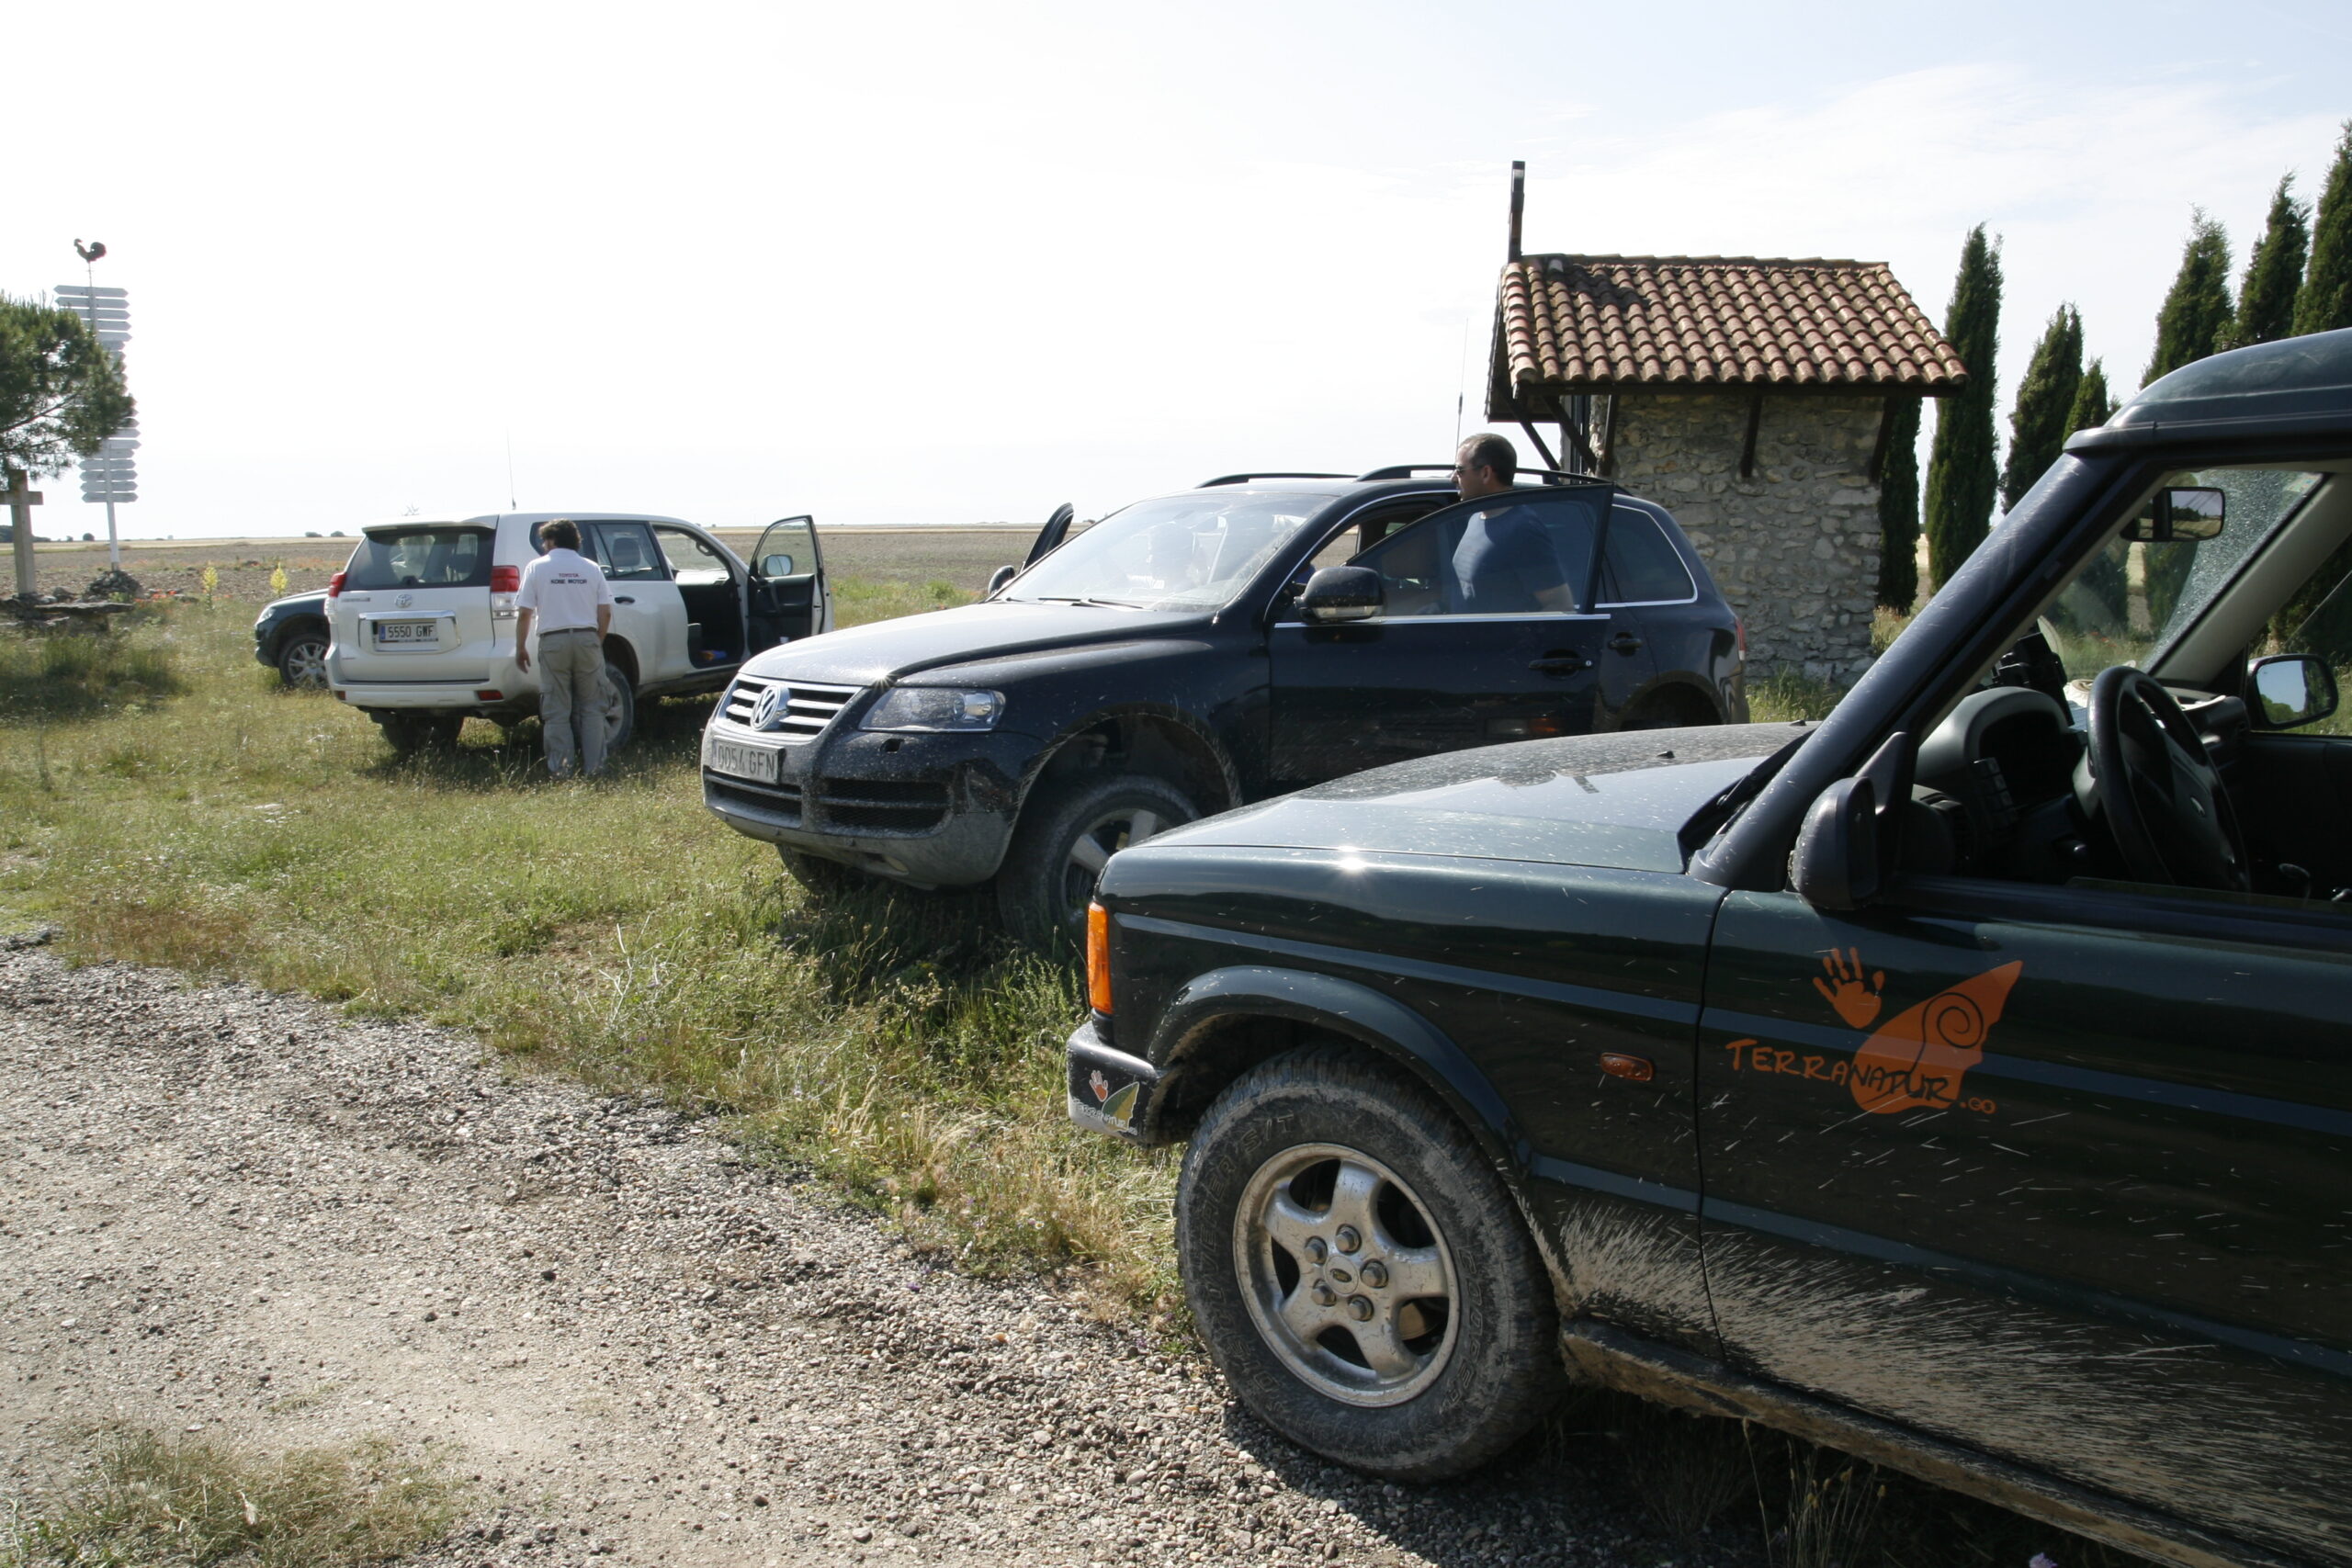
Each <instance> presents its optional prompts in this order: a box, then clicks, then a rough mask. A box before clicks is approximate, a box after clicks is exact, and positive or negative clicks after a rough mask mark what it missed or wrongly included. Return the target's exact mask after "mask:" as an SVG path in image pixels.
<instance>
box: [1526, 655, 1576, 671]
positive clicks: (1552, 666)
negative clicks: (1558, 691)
mask: <svg viewBox="0 0 2352 1568" xmlns="http://www.w3.org/2000/svg"><path fill="white" fill-rule="evenodd" d="M1527 667H1528V668H1529V669H1530V670H1532V671H1535V673H1537V674H1538V675H1573V674H1575V673H1577V671H1580V670H1589V669H1591V668H1592V660H1589V659H1587V658H1586V657H1585V656H1584V655H1583V654H1581V653H1551V654H1546V655H1544V657H1543V658H1541V659H1537V660H1531V661H1530V662H1529V664H1528V666H1527Z"/></svg>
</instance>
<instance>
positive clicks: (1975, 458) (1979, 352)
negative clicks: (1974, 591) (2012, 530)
mask: <svg viewBox="0 0 2352 1568" xmlns="http://www.w3.org/2000/svg"><path fill="white" fill-rule="evenodd" d="M2000 330H2001V253H2000V249H1999V247H1998V246H1996V244H1994V243H1993V242H1992V241H1990V240H1988V239H1986V238H1985V225H1983V224H1982V223H1979V224H1978V225H1977V226H1976V227H1975V228H1973V229H1971V230H1970V231H1968V240H1967V243H1964V244H1962V246H1961V250H1960V274H1959V276H1956V277H1955V278H1953V279H1952V286H1951V309H1950V310H1947V311H1946V312H1945V313H1944V336H1945V337H1946V338H1947V339H1949V340H1950V341H1951V346H1952V348H1953V350H1954V351H1955V352H1956V353H1958V354H1959V355H1960V360H1961V363H1962V364H1963V365H1965V366H1967V367H1968V384H1967V385H1966V386H1965V387H1962V389H1960V391H1959V392H1958V393H1957V394H1955V395H1954V396H1952V397H1949V398H1946V399H1944V400H1943V401H1942V402H1941V403H1940V404H1939V405H1938V407H1937V409H1936V440H1935V446H1933V447H1932V448H1931V449H1930V451H1929V453H1928V519H1927V522H1928V570H1929V571H1930V572H1932V573H1933V574H1934V576H1935V580H1936V585H1937V586H1938V587H1941V586H1942V585H1943V584H1945V583H1947V582H1950V581H1951V574H1952V573H1953V572H1955V571H1957V570H1960V563H1961V562H1962V561H1964V560H1966V559H1967V558H1968V557H1969V555H1970V553H1971V552H1972V551H1973V550H1974V549H1975V548H1976V547H1977V546H1978V545H1980V544H1982V543H1983V542H1984V540H1985V529H1986V527H1988V526H1989V525H1991V523H1992V520H1993V499H1994V495H1995V492H1996V491H1997V490H1998V489H1999V485H2000V468H1999V465H1998V459H1997V458H1996V455H1995V442H1994V435H1993V349H1994V345H1995V344H1996V342H1997V340H1998V338H1999V334H2000Z"/></svg>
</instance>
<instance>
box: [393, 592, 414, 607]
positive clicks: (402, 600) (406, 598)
mask: <svg viewBox="0 0 2352 1568" xmlns="http://www.w3.org/2000/svg"><path fill="white" fill-rule="evenodd" d="M415 603H416V595H415V594H413V593H402V594H401V595H400V596H399V597H397V598H395V599H394V600H393V601H392V608H393V609H395V610H405V609H407V608H408V607H409V606H410V605H411V604H415Z"/></svg>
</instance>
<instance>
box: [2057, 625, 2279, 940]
mask: <svg viewBox="0 0 2352 1568" xmlns="http://www.w3.org/2000/svg"><path fill="white" fill-rule="evenodd" d="M2089 761H2090V767H2091V781H2092V791H2093V793H2094V794H2095V795H2096V797H2097V800H2098V810H2099V813H2100V815H2101V816H2102V817H2103V818H2105V820H2106V822H2107V828H2108V831H2109V833H2110V834H2112V835H2113V836H2114V839H2115V847H2116V850H2117V852H2119V853H2120V854H2121V855H2122V857H2123V864H2124V866H2125V868H2126V869H2127V870H2128V871H2129V872H2130V873H2131V880H2133V881H2134V882H2153V883H2161V884H2167V885H2170V886H2176V887H2214V888H2220V889H2222V890H2223V891H2226V892H2233V893H2244V892H2246V891H2247V890H2248V889H2249V887H2250V886H2251V884H2250V883H2249V881H2248V879H2247V876H2246V853H2245V839H2244V837H2242V836H2241V835H2240V834H2239V832H2238V818H2237V813H2236V812H2234V811H2233V810H2232V809H2231V808H2230V796H2229V792H2228V790H2227V789H2226V788H2224V787H2223V785H2222V775H2221V773H2220V772H2219V771H2218V770H2216V769H2215V768H2214V766H2213V764H2212V761H2211V759H2209V758H2208V757H2207V756H2206V754H2205V742H2204V740H2203V739H2200V738H2199V735H2198V733H2197V729H2196V727H2195V726H2193V725H2191V724H2190V723H2189V722H2188V715H2186V714H2184V713H2182V712H2181V711H2180V705H2179V704H2178V703H2177V702H2175V701H2173V696H2172V694H2171V693H2170V692H2167V691H2165V688H2164V687H2163V686H2162V685H2161V684H2159V683H2158V682H2156V680H2155V679H2154V677H2153V676H2150V675H2147V674H2144V673H2143V672H2142V671H2137V670H2134V669H2132V668H2131V666H2130V665H2128V664H2119V665H2117V666H2115V667H2114V668H2113V669H2111V670H2105V671H2100V672H2099V677H2098V680H2097V681H2095V682H2092V683H2091V715H2090V759H2089Z"/></svg>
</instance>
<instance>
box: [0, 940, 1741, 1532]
mask: <svg viewBox="0 0 2352 1568" xmlns="http://www.w3.org/2000/svg"><path fill="white" fill-rule="evenodd" d="M714 1134H715V1129H714V1127H713V1124H711V1123H707V1122H702V1123H697V1122H689V1121H685V1120H682V1119H681V1118H680V1117H678V1116H677V1115H675V1114H673V1113H672V1112H671V1111H668V1110H667V1109H665V1108H664V1107H663V1106H662V1105H661V1104H660V1103H658V1102H657V1101H653V1100H649V1099H646V1098H643V1097H639V1096H620V1097H610V1096H598V1095H595V1094H593V1093H591V1092H590V1091H588V1090H586V1089H582V1088H581V1087H579V1086H577V1085H575V1084H572V1083H571V1082H569V1081H560V1080H553V1079H545V1078H529V1079H520V1080H511V1079H509V1078H507V1077H503V1075H502V1072H501V1070H500V1068H499V1066H497V1065H496V1064H494V1063H489V1062H485V1061H484V1059H483V1055H482V1051H481V1046H480V1045H479V1044H478V1043H475V1042H474V1041H472V1040H470V1039H469V1038H466V1037H464V1036H460V1035H456V1034H452V1033H449V1032H443V1031H436V1030H433V1029H428V1028H424V1027H421V1026H417V1025H412V1024H388V1023H382V1022H369V1021H353V1020H349V1019H345V1018H343V1017H341V1016H340V1015H338V1014H337V1013H335V1012H334V1010H331V1009H328V1008H324V1007H322V1006H319V1005H317V1004H313V1003H310V1002H306V1001H303V1000H300V999H298V998H288V997H281V996H274V995H270V994H268V993H265V992H261V991H257V990H254V989H251V988H248V987H191V986H188V985H187V984H185V983H184V982H182V981H181V980H179V979H178V978H177V977H176V976H172V975H170V974H168V973H165V972H162V971H155V970H142V969H137V968H132V967H129V966H124V965H101V966H96V967H92V968H86V969H80V970H74V969H68V968H67V967H65V966H64V965H63V964H61V963H60V962H58V961H57V959H55V958H54V957H53V956H51V954H49V953H44V952H40V951H38V950H34V949H29V948H17V947H15V946H14V945H10V946H9V947H7V948H6V950H5V951H0V1160H5V1162H6V1169H7V1170H8V1172H9V1180H8V1181H7V1182H6V1184H0V1281H6V1284H5V1285H0V1372H4V1373H5V1378H0V1439H5V1447H6V1451H7V1453H8V1454H9V1455H10V1456H12V1457H11V1459H10V1461H9V1464H10V1470H11V1473H10V1475H9V1477H8V1480H9V1482H10V1483H13V1484H22V1483H25V1482H27V1481H28V1480H36V1479H39V1474H40V1465H41V1464H43V1463H44V1462H46V1461H44V1459H43V1457H42V1456H55V1455H59V1454H62V1453H67V1452H70V1451H71V1450H72V1438H73V1436H74V1432H75V1431H76V1430H77V1429H78V1428H79V1427H80V1426H82V1425H83V1424H85V1423H86V1422H88V1421H89V1420H91V1419H94V1418H97V1419H105V1418H110V1417H119V1418H122V1419H127V1420H131V1421H138V1422H144V1423H148V1424H151V1425H153V1426H154V1427H158V1428H160V1429H164V1430H167V1431H175V1430H181V1429H185V1428H188V1427H202V1428H203V1429H204V1430H206V1431H208V1432H214V1433H229V1434H232V1435H241V1436H243V1437H247V1438H251V1439H253V1440H254V1441H256V1442H260V1443H264V1444H267V1445H271V1446H276V1447H289V1446H294V1445H298V1444H309V1443H322V1442H335V1441H341V1440H347V1439H350V1438H357V1437H360V1436H363V1435H366V1434H370V1433H378V1434H383V1435H387V1436H390V1437H393V1438H398V1439H401V1440H404V1441H413V1440H432V1441H436V1442H440V1443H444V1444H447V1445H448V1447H447V1452H448V1453H449V1454H450V1455H451V1456H452V1459H451V1463H452V1468H453V1469H454V1470H455V1471H456V1472H458V1473H459V1474H461V1475H465V1476H469V1477H479V1478H480V1481H479V1483H478V1484H477V1485H476V1486H475V1487H474V1490H473V1498H472V1501H473V1504H474V1506H475V1512H474V1514H473V1516H472V1517H469V1518H468V1519H467V1520H466V1521H465V1522H464V1523H463V1524H461V1525H460V1527H459V1528H458V1530H457V1532H456V1533H455V1534H454V1535H453V1537H452V1538H451V1540H449V1542H448V1543H447V1545H446V1546H445V1547H443V1548H441V1549H438V1550H436V1551H435V1552H433V1553H431V1554H429V1555H428V1557H427V1558H426V1559H425V1560H424V1561H426V1562H432V1563H435V1564H442V1565H445V1568H456V1565H459V1564H463V1565H465V1568H477V1565H481V1564H497V1565H500V1568H504V1565H509V1564H526V1563H528V1564H534V1565H547V1564H562V1563H576V1564H586V1563H589V1562H596V1563H600V1564H601V1563H614V1564H622V1563H627V1564H647V1565H652V1564H663V1565H670V1564H675V1565H679V1568H695V1565H699V1564H708V1565H712V1568H735V1565H739V1564H740V1565H749V1568H757V1565H761V1564H770V1563H773V1564H779V1565H783V1564H801V1563H820V1562H821V1563H829V1564H830V1563H839V1562H873V1563H910V1564H911V1563H917V1562H949V1563H995V1562H1021V1563H1024V1564H1026V1563H1040V1564H1092V1563H1127V1562H1151V1563H1163V1562H1166V1563H1193V1562H1203V1563H1242V1562H1250V1563H1295V1564H1307V1563H1322V1562H1348V1563H1382V1564H1387V1563H1397V1564H1407V1563H1412V1564H1418V1563H1430V1562H1442V1563H1448V1564H1459V1563H1465V1562H1470V1561H1474V1560H1475V1561H1476V1562H1481V1563H1485V1562H1531V1563H1532V1562H1546V1563H1563V1564H1566V1563H1575V1564H1588V1563H1589V1564H1603V1563H1607V1564H1615V1563H1620V1562H1627V1561H1639V1562H1645V1563H1646V1562H1659V1561H1663V1560H1664V1559H1665V1558H1666V1557H1668V1555H1671V1556H1673V1558H1674V1559H1675V1561H1676V1562H1678V1563H1679V1564H1682V1565H1684V1568H1696V1565H1698V1564H1702V1563H1705V1562H1713V1561H1727V1560H1738V1559H1743V1558H1746V1557H1747V1555H1748V1554H1747V1553H1746V1552H1745V1551H1738V1552H1730V1551H1713V1554H1712V1555H1711V1551H1710V1550H1702V1549H1695V1548H1691V1547H1684V1548H1680V1549H1679V1550H1676V1551H1672V1552H1670V1553H1669V1552H1668V1551H1667V1550H1666V1549H1665V1548H1663V1547H1662V1546H1661V1545H1660V1544H1659V1543H1658V1542H1657V1540H1655V1539H1654V1538H1651V1537H1649V1536H1648V1535H1647V1533H1646V1532H1645V1531H1644V1530H1642V1529H1639V1528H1638V1527H1637V1526H1636V1525H1635V1523H1634V1519H1633V1517H1631V1516H1630V1515H1628V1514H1627V1513H1626V1512H1625V1511H1624V1510H1623V1507H1622V1506H1618V1505H1615V1504H1613V1503H1611V1502H1609V1501H1606V1500H1605V1499H1607V1498H1608V1497H1611V1496H1612V1495H1618V1494H1620V1493H1621V1492H1622V1487H1621V1486H1620V1484H1619V1482H1618V1479H1617V1477H1616V1475H1615V1473H1614V1472H1613V1470H1612V1469H1611V1468H1610V1467H1611V1465H1612V1463H1613V1461H1611V1458H1610V1456H1609V1455H1608V1454H1607V1453H1606V1452H1605V1451H1603V1450H1602V1448H1601V1446H1600V1444H1599V1443H1598V1440H1597V1439H1596V1440H1593V1441H1591V1442H1588V1443H1586V1444H1585V1445H1584V1446H1583V1447H1581V1448H1579V1447H1577V1446H1576V1445H1575V1444H1574V1443H1571V1444H1570V1445H1569V1447H1568V1450H1567V1451H1566V1456H1565V1457H1563V1456H1562V1454H1561V1453H1560V1452H1558V1451H1556V1450H1558V1447H1559V1445H1558V1443H1557V1442H1556V1441H1555V1444H1554V1450H1553V1451H1545V1450H1542V1449H1541V1447H1540V1445H1536V1444H1531V1445H1529V1447H1528V1449H1527V1450H1526V1451H1524V1452H1523V1453H1521V1455H1518V1456H1515V1457H1514V1458H1513V1459H1512V1460H1510V1461H1506V1463H1505V1464H1504V1465H1502V1466H1499V1467H1497V1468H1496V1469H1495V1470H1492V1471H1490V1472H1487V1474H1486V1475H1485V1476H1483V1477H1481V1478H1478V1479H1476V1480H1473V1481H1471V1482H1468V1483H1457V1484H1455V1485H1452V1486H1447V1487H1442V1488H1430V1489H1418V1488H1397V1487H1394V1486H1383V1485H1381V1484H1380V1483H1375V1482H1370V1481H1366V1480H1364V1479H1363V1478H1362V1477H1358V1476H1354V1475H1351V1474H1349V1473H1348V1472H1342V1471H1340V1470H1337V1469H1335V1468H1333V1467H1330V1466H1328V1465H1325V1464H1323V1463H1322V1462H1320V1461H1317V1460H1316V1459H1315V1458H1314V1457H1313V1456H1311V1455H1307V1454H1305V1453H1303V1452H1301V1451H1300V1450H1296V1449H1294V1448H1292V1447H1290V1446H1289V1445H1288V1444H1286V1443H1284V1442H1283V1441H1282V1440H1281V1439H1280V1438H1275V1437H1273V1436H1272V1435H1271V1434H1270V1433H1268V1432H1266V1431H1265V1430H1264V1429H1263V1428H1261V1427H1258V1426H1257V1425H1256V1424H1255V1423H1254V1422H1252V1421H1251V1420H1250V1418H1249V1417H1248V1416H1246V1415H1245V1414H1244V1413H1242V1412H1241V1411H1240V1410H1239V1409H1238V1407H1237V1406H1235V1405H1233V1404H1231V1403H1230V1402H1229V1401H1228V1400H1227V1397H1226V1395H1225V1393H1224V1391H1223V1389H1222V1387H1221V1385H1220V1384H1219V1383H1218V1382H1216V1379H1215V1376H1214V1374H1213V1372H1212V1371H1210V1369H1209V1368H1208V1366H1207V1364H1206V1362H1205V1360H1204V1359H1202V1358H1199V1357H1196V1356H1192V1355H1187V1354H1168V1353H1163V1352H1162V1351H1161V1350H1159V1349H1158V1348H1153V1347H1151V1346H1148V1345H1147V1344H1144V1343H1141V1342H1140V1341H1139V1340H1138V1338H1137V1337H1136V1335H1134V1334H1133V1333H1132V1332H1116V1331H1114V1330H1112V1329H1109V1328H1106V1327H1103V1326H1102V1325H1097V1324H1093V1323H1091V1322H1090V1321H1088V1320H1087V1318H1086V1317H1085V1315H1084V1314H1083V1312H1082V1310H1081V1309H1080V1305H1079V1304H1078V1303H1077V1302H1076V1301H1075V1300H1073V1299H1071V1298H1069V1297H1066V1296H1063V1295H1060V1294H1057V1293H1056V1292H1055V1291H1054V1290H1052V1289H1051V1288H1049V1287H1048V1286H1047V1285H1046V1284H1043V1283H1038V1282H1019V1283H1013V1284H1005V1285H998V1284H989V1283H983V1282H979V1281H975V1280H967V1279H964V1278H961V1277H959V1276H957V1275H956V1274H954V1273H951V1272H948V1271H945V1270H943V1269H940V1268H939V1267H938V1266H937V1265H936V1264H935V1262H934V1261H933V1260H931V1259H928V1258H923V1257H921V1256H918V1255H916V1254H915V1253H913V1252H912V1251H910V1249H908V1248H907V1247H905V1246H903V1245H902V1244H900V1243H899V1242H898V1241H897V1240H896V1239H894V1238H893V1237H892V1236H891V1235H889V1234H888V1232H887V1231H886V1230H885V1229H883V1228H882V1227H881V1226H879V1225H878V1224H876V1222H875V1221H874V1220H872V1219H871V1218H870V1217H868V1216H866V1215H865V1214H863V1213H857V1212H854V1211H851V1210H848V1209H845V1208H844V1207H842V1205H841V1204H839V1203H838V1202H836V1201H832V1200H831V1199H830V1198H829V1197H828V1196H827V1195H826V1194H825V1192H824V1190H822V1189H820V1188H817V1187H814V1186H810V1185H805V1184H802V1183H800V1182H798V1181H797V1179H795V1178H794V1177H793V1176H792V1175H791V1174H790V1173H787V1172H780V1171H776V1170H774V1169H771V1168H765V1167H763V1166H762V1165H760V1164H758V1163H756V1162H744V1161H742V1160H740V1159H738V1158H736V1157H733V1153H732V1151H729V1150H728V1149H727V1148H726V1147H725V1145H723V1144H722V1143H721V1141H720V1139H719V1138H718V1137H717V1136H716V1135H714ZM722 1156H726V1157H722ZM1473 1540H1476V1542H1477V1543H1478V1544H1477V1547H1476V1551H1473V1552H1471V1553H1470V1554H1469V1555H1467V1556H1465V1555H1464V1543H1466V1542H1470V1541H1473Z"/></svg>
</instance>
